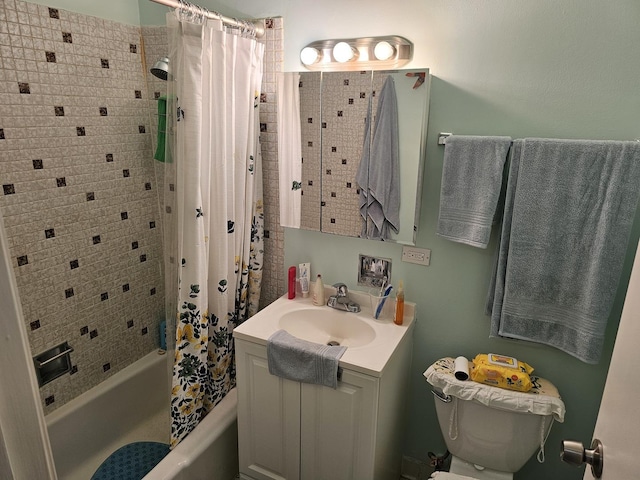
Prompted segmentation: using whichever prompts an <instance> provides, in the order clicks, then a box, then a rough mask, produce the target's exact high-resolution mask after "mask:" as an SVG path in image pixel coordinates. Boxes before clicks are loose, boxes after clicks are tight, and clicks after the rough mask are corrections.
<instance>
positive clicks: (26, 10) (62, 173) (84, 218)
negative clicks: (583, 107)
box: [0, 0, 284, 413]
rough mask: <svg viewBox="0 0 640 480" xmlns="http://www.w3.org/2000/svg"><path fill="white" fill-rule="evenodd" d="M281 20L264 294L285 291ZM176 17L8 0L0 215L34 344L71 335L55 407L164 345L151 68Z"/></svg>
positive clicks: (268, 161) (268, 98) (273, 54)
mask: <svg viewBox="0 0 640 480" xmlns="http://www.w3.org/2000/svg"><path fill="white" fill-rule="evenodd" d="M282 33H283V28H282V19H268V20H267V34H266V36H265V39H264V41H265V43H266V46H267V49H266V55H265V78H264V81H263V85H264V87H263V92H262V95H261V117H260V123H261V132H262V134H261V141H262V149H263V162H264V179H265V180H264V199H265V230H266V231H268V235H269V237H268V238H266V239H265V250H266V253H265V266H264V275H263V288H262V299H261V304H262V305H266V304H268V303H270V302H271V301H273V300H274V299H276V298H277V297H279V296H280V295H281V293H282V292H283V289H284V278H283V275H284V266H283V243H284V238H283V229H282V227H280V225H279V223H280V222H279V218H278V191H277V184H278V182H277V175H278V171H277V144H276V141H277V125H276V120H275V118H276V111H275V104H276V102H275V75H274V73H275V72H276V71H280V70H281V69H282V37H283V35H282ZM166 52H167V38H166V30H165V28H164V27H144V28H140V27H138V26H129V25H124V24H120V23H116V22H112V21H108V20H103V19H99V18H95V17H90V16H86V15H81V14H76V13H72V12H68V11H65V10H61V9H55V8H49V7H47V6H43V5H35V4H31V3H27V2H17V1H14V0H0V61H1V62H2V64H1V69H0V113H1V114H2V115H1V116H0V183H1V184H2V190H1V191H0V212H1V213H2V215H3V217H4V223H5V228H6V230H7V235H8V237H9V242H10V249H11V257H12V260H13V264H14V272H15V275H16V278H17V282H18V288H19V293H20V297H21V301H22V306H23V311H24V314H25V323H26V329H27V331H28V333H29V341H30V344H31V350H32V352H33V353H34V354H37V353H40V352H42V351H44V350H46V349H48V348H51V347H53V346H56V345H58V344H59V343H61V342H63V341H68V342H69V344H70V345H71V346H72V347H73V348H74V352H73V353H72V354H71V360H72V365H73V366H72V370H71V374H66V375H63V376H62V377H59V378H58V379H56V380H54V381H53V382H51V383H49V384H47V385H45V386H43V387H42V388H41V389H40V392H41V397H42V400H43V405H44V408H45V413H48V412H50V411H52V410H54V409H56V408H58V407H59V406H61V405H63V404H64V403H65V402H67V401H69V400H71V399H72V398H74V397H75V396H77V395H79V394H80V393H82V392H84V391H86V390H88V389H89V388H91V387H93V386H95V385H96V384H98V383H99V382H101V381H102V380H104V379H105V378H107V377H108V376H110V375H112V374H113V373H115V372H117V371H118V370H120V369H122V368H123V367H125V366H127V365H128V364H129V363H131V362H133V361H135V360H137V359H138V358H140V357H142V356H144V355H145V354H146V353H147V352H149V351H151V350H153V349H154V348H156V346H157V345H158V323H159V322H160V321H161V319H162V316H163V311H164V308H163V307H164V282H163V279H162V235H161V229H162V224H161V221H162V216H161V215H160V214H159V211H162V208H163V207H162V206H161V207H160V209H159V207H158V205H159V203H160V205H162V191H163V182H162V179H163V175H162V173H163V165H162V164H161V163H159V162H156V161H155V160H153V159H152V157H153V153H154V152H155V148H156V135H157V102H156V99H157V98H158V97H159V96H160V95H164V93H165V91H166V84H165V83H164V82H162V81H160V80H158V79H156V78H155V77H153V76H152V75H150V74H148V75H147V74H145V72H147V71H148V69H149V67H150V66H151V65H153V63H154V62H155V60H156V59H157V58H158V57H161V56H164V55H166Z"/></svg>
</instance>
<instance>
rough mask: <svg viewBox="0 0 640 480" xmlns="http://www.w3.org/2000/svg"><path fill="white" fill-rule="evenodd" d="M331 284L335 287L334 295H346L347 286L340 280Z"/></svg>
mask: <svg viewBox="0 0 640 480" xmlns="http://www.w3.org/2000/svg"><path fill="white" fill-rule="evenodd" d="M333 286H334V287H335V288H336V295H337V296H338V297H346V296H347V293H349V291H348V290H347V286H346V285H345V284H344V283H342V282H338V283H334V284H333Z"/></svg>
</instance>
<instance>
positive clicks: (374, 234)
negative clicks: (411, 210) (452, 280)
mask: <svg viewBox="0 0 640 480" xmlns="http://www.w3.org/2000/svg"><path fill="white" fill-rule="evenodd" d="M371 113H372V112H371V98H369V110H368V113H367V117H366V121H365V135H364V145H363V148H362V158H361V159H360V165H359V166H358V172H357V174H356V183H357V184H358V186H359V187H360V215H361V216H362V219H363V227H362V233H361V236H362V237H364V238H373V239H380V240H386V239H389V238H391V230H393V231H394V232H396V233H398V230H399V229H400V165H399V162H400V146H399V143H398V99H397V97H396V87H395V83H394V80H393V77H391V76H388V77H387V79H386V80H385V82H384V85H383V86H382V90H381V91H380V96H379V99H378V108H377V110H376V121H375V126H374V128H373V132H371V131H370V126H371Z"/></svg>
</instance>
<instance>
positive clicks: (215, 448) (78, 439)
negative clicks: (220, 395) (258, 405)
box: [45, 352, 238, 480]
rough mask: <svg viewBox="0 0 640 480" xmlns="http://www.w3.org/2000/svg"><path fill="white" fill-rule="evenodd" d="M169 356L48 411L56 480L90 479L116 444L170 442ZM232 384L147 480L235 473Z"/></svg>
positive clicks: (225, 479) (212, 479) (223, 478)
mask: <svg viewBox="0 0 640 480" xmlns="http://www.w3.org/2000/svg"><path fill="white" fill-rule="evenodd" d="M168 358H169V356H168V355H160V354H158V353H157V352H152V353H150V354H148V355H146V356H145V357H143V358H142V359H140V360H138V361H137V362H135V363H134V364H132V365H130V366H128V367H126V368H124V369H123V370H121V371H120V372H118V373H116V374H115V375H113V376H112V377H110V378H108V379H107V380H105V381H104V382H102V383H100V384H99V385H97V386H96V387H94V388H92V389H91V390H89V391H88V392H85V393H83V394H82V395H80V396H78V397H77V398H75V399H74V400H72V401H71V402H69V403H67V404H65V405H63V406H62V407H60V408H58V409H57V410H54V411H53V412H52V413H50V414H49V415H47V416H46V417H45V418H46V422H47V429H48V432H49V440H50V442H51V449H52V451H53V457H54V460H55V463H56V471H57V473H58V479H59V480H88V479H90V478H91V475H92V474H93V473H94V472H95V471H96V469H97V468H98V467H99V466H100V464H101V463H102V462H103V461H104V460H105V459H106V458H107V457H108V456H109V455H110V454H111V453H113V452H114V451H115V450H117V449H118V448H120V447H122V446H124V445H126V444H128V443H131V442H136V441H154V442H162V443H169V431H170V418H169V379H168V373H167V372H168V368H167V363H166V362H167V359H168ZM236 406H237V395H236V392H235V389H234V390H232V391H231V392H229V393H228V394H227V396H226V397H225V398H224V399H223V400H222V401H221V402H220V403H219V404H218V405H217V406H216V408H215V409H214V411H212V412H211V413H210V414H209V415H207V417H206V418H205V419H204V420H203V421H202V422H201V423H200V425H198V427H196V429H194V431H193V432H191V434H190V435H189V436H188V437H187V438H185V439H184V440H183V441H182V442H181V443H180V444H179V445H178V446H177V447H176V448H174V449H173V451H172V452H171V453H170V454H169V455H167V456H166V457H165V458H164V459H163V460H162V461H161V462H160V463H159V464H158V465H157V466H156V467H155V468H154V469H153V470H152V471H151V472H149V473H148V474H147V475H146V476H145V477H144V478H145V480H161V479H162V480H165V479H166V480H169V479H176V480H181V479H193V480H200V479H208V480H230V479H232V478H235V476H236V474H237V472H238V438H237V436H238V434H237V426H236Z"/></svg>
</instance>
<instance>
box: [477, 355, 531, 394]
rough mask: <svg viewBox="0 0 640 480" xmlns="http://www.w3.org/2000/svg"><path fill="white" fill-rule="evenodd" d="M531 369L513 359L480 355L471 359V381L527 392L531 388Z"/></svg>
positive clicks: (503, 356)
mask: <svg viewBox="0 0 640 480" xmlns="http://www.w3.org/2000/svg"><path fill="white" fill-rule="evenodd" d="M532 372H533V368H532V367H531V366H530V365H528V364H526V363H524V362H521V361H519V360H517V359H516V358H514V357H507V356H505V355H496V354H494V353H489V354H485V353H481V354H478V355H476V357H475V358H474V359H473V367H472V368H471V373H470V376H471V380H473V381H475V382H478V383H484V384H487V385H492V386H494V387H500V388H506V389H508V390H516V391H518V392H528V391H529V390H531V387H532V386H533V384H532V382H531V377H529V375H530V374H531V373H532Z"/></svg>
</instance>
